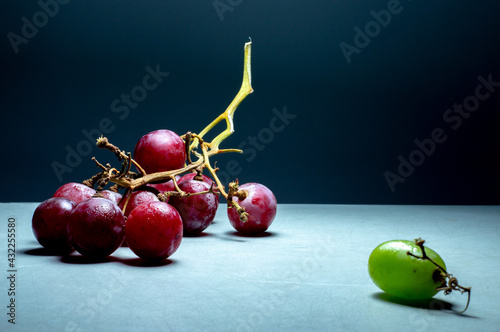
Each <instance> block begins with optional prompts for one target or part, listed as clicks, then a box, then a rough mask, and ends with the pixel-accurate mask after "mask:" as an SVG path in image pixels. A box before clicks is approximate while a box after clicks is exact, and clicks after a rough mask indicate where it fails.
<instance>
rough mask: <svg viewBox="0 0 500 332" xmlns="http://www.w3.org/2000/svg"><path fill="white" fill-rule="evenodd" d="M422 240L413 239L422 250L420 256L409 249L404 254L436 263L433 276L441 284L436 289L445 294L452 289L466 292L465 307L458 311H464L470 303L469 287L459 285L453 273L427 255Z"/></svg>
mask: <svg viewBox="0 0 500 332" xmlns="http://www.w3.org/2000/svg"><path fill="white" fill-rule="evenodd" d="M424 242H425V240H422V239H421V238H418V239H415V244H416V245H417V246H418V247H419V248H420V250H421V251H422V256H416V255H415V254H413V253H411V252H410V251H407V252H406V254H407V255H409V256H412V257H415V258H418V259H423V260H428V261H430V262H431V263H432V264H434V265H436V267H437V268H436V273H435V275H434V276H433V277H435V278H437V279H438V280H439V281H441V283H442V285H441V287H438V288H436V291H438V292H439V291H443V293H444V294H445V295H448V294H450V293H451V292H452V291H454V290H456V291H460V293H461V294H463V293H467V304H466V305H465V309H464V310H462V311H460V313H464V312H465V310H467V308H468V307H469V303H470V292H471V287H464V286H460V285H459V284H458V280H457V278H455V277H454V276H453V274H451V273H448V272H446V270H445V269H444V268H443V267H442V266H440V265H439V264H438V263H436V262H435V261H434V260H433V259H432V258H430V257H429V256H427V254H426V252H425V248H424Z"/></svg>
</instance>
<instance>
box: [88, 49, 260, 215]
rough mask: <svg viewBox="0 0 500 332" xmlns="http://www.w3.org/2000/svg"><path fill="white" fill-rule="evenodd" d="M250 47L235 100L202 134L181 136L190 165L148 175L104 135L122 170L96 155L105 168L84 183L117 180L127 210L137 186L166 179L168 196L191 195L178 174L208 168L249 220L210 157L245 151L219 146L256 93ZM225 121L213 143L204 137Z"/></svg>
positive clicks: (102, 143)
mask: <svg viewBox="0 0 500 332" xmlns="http://www.w3.org/2000/svg"><path fill="white" fill-rule="evenodd" d="M251 46H252V41H251V40H250V41H249V42H247V43H245V47H244V61H243V81H242V83H241V87H240V90H239V91H238V93H237V94H236V96H235V97H234V99H233V101H232V102H231V103H230V104H229V106H228V107H227V109H226V110H225V111H224V112H223V113H222V114H220V115H219V116H218V117H217V118H216V119H215V120H213V121H212V122H211V123H210V124H209V125H208V126H207V127H205V128H204V129H203V130H202V131H201V132H200V133H199V134H195V133H192V132H187V133H186V134H185V135H182V136H181V139H183V140H184V144H185V146H186V152H187V165H186V166H185V167H183V168H180V169H176V170H171V171H164V172H156V173H151V174H147V173H146V171H145V170H144V169H143V168H142V167H141V165H139V163H137V161H135V160H134V159H133V158H132V157H131V154H130V153H125V151H122V150H120V149H119V148H118V147H116V146H115V145H113V144H111V143H110V142H109V140H108V139H107V138H106V137H102V136H101V137H99V138H98V139H97V143H96V145H97V146H98V147H99V148H102V149H107V150H109V151H111V152H113V153H114V154H115V155H116V157H117V158H118V160H119V161H121V162H122V165H121V166H122V167H121V170H117V169H115V168H112V167H111V166H110V165H109V164H108V165H106V166H104V165H102V164H100V163H99V162H98V161H97V160H96V159H95V158H93V160H94V161H95V162H96V164H97V166H98V167H99V168H101V169H102V172H101V173H99V174H97V175H94V176H93V177H92V178H91V179H89V180H86V181H84V183H85V184H86V185H88V186H91V187H93V186H94V185H95V184H96V183H98V184H99V187H101V186H102V184H104V183H106V184H107V183H108V182H114V183H115V184H116V185H115V186H113V187H114V188H115V189H116V188H118V187H122V188H125V189H126V191H125V194H124V197H123V198H122V200H121V202H124V204H123V211H125V208H126V206H127V204H128V201H129V199H130V194H131V193H132V192H133V191H134V189H136V188H139V187H142V186H145V185H146V184H148V183H152V182H164V181H168V180H172V181H173V183H174V187H175V190H176V192H177V193H173V192H171V193H169V194H168V195H171V196H172V195H175V196H180V197H187V196H189V195H188V194H187V193H185V192H183V191H182V190H181V189H180V188H179V186H178V185H177V180H176V179H175V176H176V175H180V174H183V173H187V172H192V171H196V172H198V173H200V170H203V169H204V168H206V169H207V170H208V171H209V172H210V174H211V175H212V177H213V178H214V180H215V183H216V187H217V189H218V192H220V194H221V195H223V196H224V198H225V199H226V200H227V201H228V206H229V207H231V208H232V207H235V208H236V209H237V211H238V213H239V215H240V219H241V220H243V221H246V220H247V215H248V214H247V213H246V212H245V209H244V208H242V207H241V206H240V205H239V204H238V203H237V202H234V201H233V200H232V197H233V195H234V191H233V192H232V193H231V196H229V195H228V193H227V192H226V191H225V188H224V185H223V184H222V182H221V181H220V179H219V177H218V176H217V170H218V169H217V168H214V167H212V165H211V164H210V157H212V156H214V155H216V154H219V153H227V152H238V153H242V152H243V151H241V150H239V149H219V145H220V144H221V143H222V142H223V141H224V140H225V139H226V138H228V137H229V136H230V135H231V134H232V133H233V132H234V123H233V116H234V112H235V111H236V109H237V108H238V106H239V105H240V103H241V102H242V101H243V100H244V99H245V98H246V97H247V96H248V95H249V94H251V93H252V92H253V88H252V75H251ZM222 120H225V121H226V129H225V130H224V131H223V132H221V133H220V134H218V135H217V136H216V137H215V138H214V139H213V140H212V141H211V142H205V141H204V140H203V136H204V135H205V134H207V133H208V132H209V131H210V130H211V129H212V128H214V127H215V126H216V125H217V124H218V123H219V122H221V121H222ZM198 148H200V149H201V153H200V152H199V151H197V149H198ZM191 153H193V155H194V156H196V157H198V160H196V161H192V160H191ZM132 165H134V166H135V168H136V169H137V171H138V174H136V173H133V172H131V171H130V169H131V166H132ZM236 183H237V182H236ZM230 190H231V189H230ZM208 192H213V188H212V189H210V190H209V191H208ZM238 195H241V194H238Z"/></svg>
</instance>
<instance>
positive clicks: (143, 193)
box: [120, 190, 160, 217]
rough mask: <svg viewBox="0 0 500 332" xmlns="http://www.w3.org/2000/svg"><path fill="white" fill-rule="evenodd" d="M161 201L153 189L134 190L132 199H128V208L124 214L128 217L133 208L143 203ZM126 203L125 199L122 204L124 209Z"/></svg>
mask: <svg viewBox="0 0 500 332" xmlns="http://www.w3.org/2000/svg"><path fill="white" fill-rule="evenodd" d="M159 201H160V200H159V199H158V197H157V196H156V195H155V194H154V193H152V192H151V191H147V190H139V191H134V192H133V193H132V194H130V199H129V200H128V203H127V208H126V209H125V211H124V215H125V216H126V217H128V215H129V214H130V212H132V210H133V209H135V208H136V207H138V206H139V205H141V204H144V203H149V202H159ZM124 204H125V201H123V202H122V204H120V208H121V209H123V205H124Z"/></svg>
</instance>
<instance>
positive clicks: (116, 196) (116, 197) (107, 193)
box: [102, 190, 122, 205]
mask: <svg viewBox="0 0 500 332" xmlns="http://www.w3.org/2000/svg"><path fill="white" fill-rule="evenodd" d="M102 195H103V196H104V198H107V199H109V200H110V201H111V202H113V203H115V204H117V205H118V203H120V201H121V199H122V194H120V193H117V192H114V191H111V190H103V191H102Z"/></svg>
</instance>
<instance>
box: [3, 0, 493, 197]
mask: <svg viewBox="0 0 500 332" xmlns="http://www.w3.org/2000/svg"><path fill="white" fill-rule="evenodd" d="M42 2H47V3H51V2H54V1H49V0H46V1H45V0H42ZM218 3H223V4H226V6H229V7H226V9H228V8H229V9H230V10H226V11H225V12H223V13H219V14H220V15H219V14H218V13H217V10H216V9H215V7H214V1H210V0H209V1H157V0H155V1H153V0H149V1H130V0H121V1H85V2H79V1H69V2H68V3H67V4H60V5H59V8H58V12H57V13H56V14H55V15H53V17H49V18H48V21H47V22H46V23H45V22H42V23H44V24H40V25H41V26H40V28H39V29H38V33H37V34H36V36H34V37H32V38H28V39H27V43H26V44H20V45H18V52H17V53H16V52H15V50H14V48H13V47H12V44H11V42H10V41H9V38H8V36H9V35H8V34H9V33H15V34H17V35H22V27H23V24H24V23H23V20H22V18H23V17H26V19H27V20H28V21H30V22H33V16H34V15H35V16H36V18H38V19H43V14H42V15H41V16H40V14H38V16H37V12H40V11H41V10H42V7H41V6H40V4H39V3H38V2H37V1H21V2H19V1H16V2H14V1H12V2H8V3H6V2H2V4H1V5H0V6H1V9H0V18H1V20H0V22H1V23H0V24H1V43H0V45H1V68H0V69H1V75H0V87H1V92H2V98H1V99H0V108H1V110H2V121H1V135H2V162H1V166H0V167H1V169H0V171H1V174H2V182H1V183H2V187H1V190H0V201H41V200H44V199H46V198H48V197H49V196H51V195H52V194H53V192H54V191H55V190H56V189H57V188H58V187H59V186H60V185H61V184H63V183H64V182H69V181H81V180H84V179H85V178H88V177H90V176H91V175H92V174H94V173H96V172H97V171H98V170H97V168H96V167H95V166H94V164H93V162H92V161H91V160H90V158H91V156H96V157H97V158H98V159H99V160H100V161H101V162H103V163H106V162H111V163H114V162H115V159H114V156H113V155H112V154H111V153H109V152H105V151H98V150H97V148H95V147H94V148H93V149H92V151H90V154H89V155H87V156H84V157H83V158H82V160H81V161H78V162H75V166H74V167H71V170H72V172H71V173H64V174H63V175H62V181H60V180H61V179H58V177H57V176H56V174H55V172H54V170H53V167H52V164H53V163H54V162H59V163H65V158H66V155H67V150H66V148H67V147H70V148H72V149H76V148H77V147H78V146H79V144H80V146H87V147H88V145H86V143H82V142H84V141H85V139H86V138H85V136H84V134H83V133H82V131H83V130H87V131H92V130H94V129H96V128H99V122H100V121H101V120H102V119H105V118H108V119H110V121H111V125H112V128H113V130H111V132H110V133H108V134H107V136H108V137H109V139H110V140H111V141H112V142H113V143H115V144H116V145H118V146H120V148H122V149H125V150H128V151H132V150H133V148H134V145H135V142H136V141H137V140H138V139H139V138H140V137H141V136H142V135H143V134H145V133H147V132H149V131H152V130H155V129H159V128H167V129H171V130H174V131H176V132H177V133H179V134H183V133H185V132H186V131H188V130H191V131H194V132H199V131H201V129H203V128H204V127H205V125H207V124H208V123H209V122H210V121H211V120H212V119H214V118H215V117H216V116H218V115H219V114H220V113H221V112H222V111H224V109H225V108H226V107H227V105H228V104H229V103H230V101H231V100H232V98H233V97H234V95H235V94H236V92H237V91H238V89H239V86H240V83H241V74H242V60H243V45H244V43H245V42H247V41H248V37H251V38H252V40H253V49H252V52H253V54H252V55H253V58H252V69H253V70H252V71H253V87H254V89H255V92H254V93H253V94H252V95H250V96H249V97H247V99H246V100H245V101H244V102H243V103H242V104H241V106H240V107H239V109H238V111H237V112H236V114H235V123H236V132H235V134H234V135H233V136H231V138H230V139H229V140H227V141H226V142H225V143H224V144H223V147H238V146H239V145H240V144H246V148H247V150H245V154H244V155H238V154H232V155H225V156H221V158H218V160H219V162H218V166H219V167H220V168H221V170H223V171H224V173H223V176H224V177H225V176H226V175H228V174H229V175H231V173H232V176H231V177H233V178H234V177H238V178H239V179H240V182H249V181H255V182H261V183H263V184H265V185H267V186H268V187H269V188H271V189H272V190H273V191H274V192H275V194H276V196H277V198H278V201H279V202H281V203H368V204H372V203H377V204H498V203H500V200H499V194H498V187H499V184H500V175H499V172H498V170H499V169H500V162H499V161H498V160H499V159H500V158H499V155H500V147H499V144H498V143H499V138H500V134H499V130H498V125H499V120H500V116H499V111H498V106H499V105H500V88H497V89H498V90H497V91H495V92H493V93H490V95H489V97H488V98H486V99H485V100H484V101H481V102H480V105H479V107H478V109H477V110H476V111H475V112H473V113H471V114H470V117H468V118H467V119H464V120H463V122H462V123H461V124H460V126H458V127H457V129H456V130H453V129H452V125H453V124H455V122H450V123H447V122H445V120H444V119H443V115H444V114H445V112H446V111H447V109H449V108H451V107H453V105H454V104H460V103H462V102H463V101H464V99H465V98H466V97H468V96H472V95H474V93H475V89H476V87H477V86H478V84H479V81H478V77H479V76H483V77H484V78H487V77H488V75H491V78H492V80H493V81H495V82H500V65H499V59H500V47H499V46H498V45H499V43H498V37H499V35H500V34H499V32H500V20H499V19H498V13H499V9H500V5H498V4H497V3H496V2H493V1H474V2H472V1H461V0H456V1H443V2H432V3H429V2H425V1H421V0H414V1H410V0H402V1H401V2H400V4H399V6H398V10H399V13H398V14H393V15H392V16H391V21H390V22H389V23H388V24H386V27H382V28H381V29H380V31H375V32H373V33H372V35H373V37H372V38H370V42H369V44H368V45H366V46H364V47H363V48H359V53H358V54H352V56H351V62H350V63H348V62H347V61H346V57H345V56H344V54H343V53H342V50H341V48H340V44H341V43H342V42H345V43H349V44H351V45H354V38H355V35H356V32H355V30H354V28H355V27H358V28H360V29H361V30H364V29H365V25H366V24H367V23H369V22H371V21H373V20H374V17H373V16H372V15H371V14H370V12H371V11H375V12H379V11H380V10H383V9H387V6H388V3H391V1H359V0H358V1H354V0H351V1H296V0H287V1H278V0H277V1H251V0H233V1H228V0H220V1H219V2H218ZM392 3H394V1H393V2H392ZM47 17H48V16H47ZM369 25H370V24H369ZM10 36H12V34H11V35H10ZM147 66H150V67H151V68H155V67H156V66H159V68H160V69H161V71H163V72H168V73H169V76H168V77H165V78H164V80H163V82H161V84H159V85H158V87H156V89H154V90H152V91H149V92H148V94H147V97H146V98H145V99H144V100H143V101H141V102H140V103H138V105H137V107H136V108H135V109H132V108H129V110H130V113H129V114H128V115H127V116H123V115H124V113H116V112H113V109H112V107H111V105H112V103H113V101H115V100H116V99H119V98H120V95H121V94H130V92H131V90H132V89H133V88H134V87H136V86H138V85H142V80H143V78H144V76H145V75H146V74H147V71H146V70H145V68H146V67H147ZM482 91H483V92H485V91H486V90H482ZM121 105H122V106H123V104H121ZM273 110H274V111H273ZM284 110H286V112H287V113H288V114H290V118H289V121H288V123H287V124H286V125H283V126H281V127H279V129H280V131H277V132H273V131H272V130H270V128H271V127H270V121H271V120H272V119H273V117H275V116H276V112H281V113H283V111H284ZM120 115H122V119H120ZM292 115H293V116H294V117H293V116H292ZM292 117H293V119H292ZM273 128H275V127H273ZM436 128H441V129H443V130H444V132H445V134H446V135H447V136H446V137H447V139H446V141H445V142H443V143H440V144H436V146H435V149H434V151H432V153H430V155H429V156H426V157H425V159H424V160H423V162H422V164H421V165H419V166H418V167H415V169H414V170H413V171H412V172H409V173H411V174H405V176H406V175H408V176H407V177H406V179H405V181H404V182H402V183H400V182H398V183H396V184H395V186H394V188H393V189H394V190H391V188H390V186H389V185H388V182H387V181H386V179H385V177H384V173H385V172H392V173H394V174H397V173H398V165H399V163H400V161H399V160H398V156H400V155H401V156H402V157H403V158H405V159H408V158H409V155H410V154H411V153H412V152H413V151H414V150H415V149H417V146H416V145H415V143H414V141H415V140H416V139H418V140H425V139H428V138H429V137H431V132H432V131H433V130H434V129H436ZM275 129H276V128H275ZM259 133H260V139H261V140H264V143H265V144H262V141H260V142H259V144H260V145H259V146H258V147H259V148H260V149H261V151H258V150H257V149H256V148H253V149H254V150H249V149H248V147H250V146H251V144H250V142H251V140H252V139H251V138H249V137H257V139H259V138H258V137H259ZM270 133H273V135H272V137H271V136H269V134H270ZM228 165H231V166H228ZM228 167H229V169H228Z"/></svg>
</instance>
